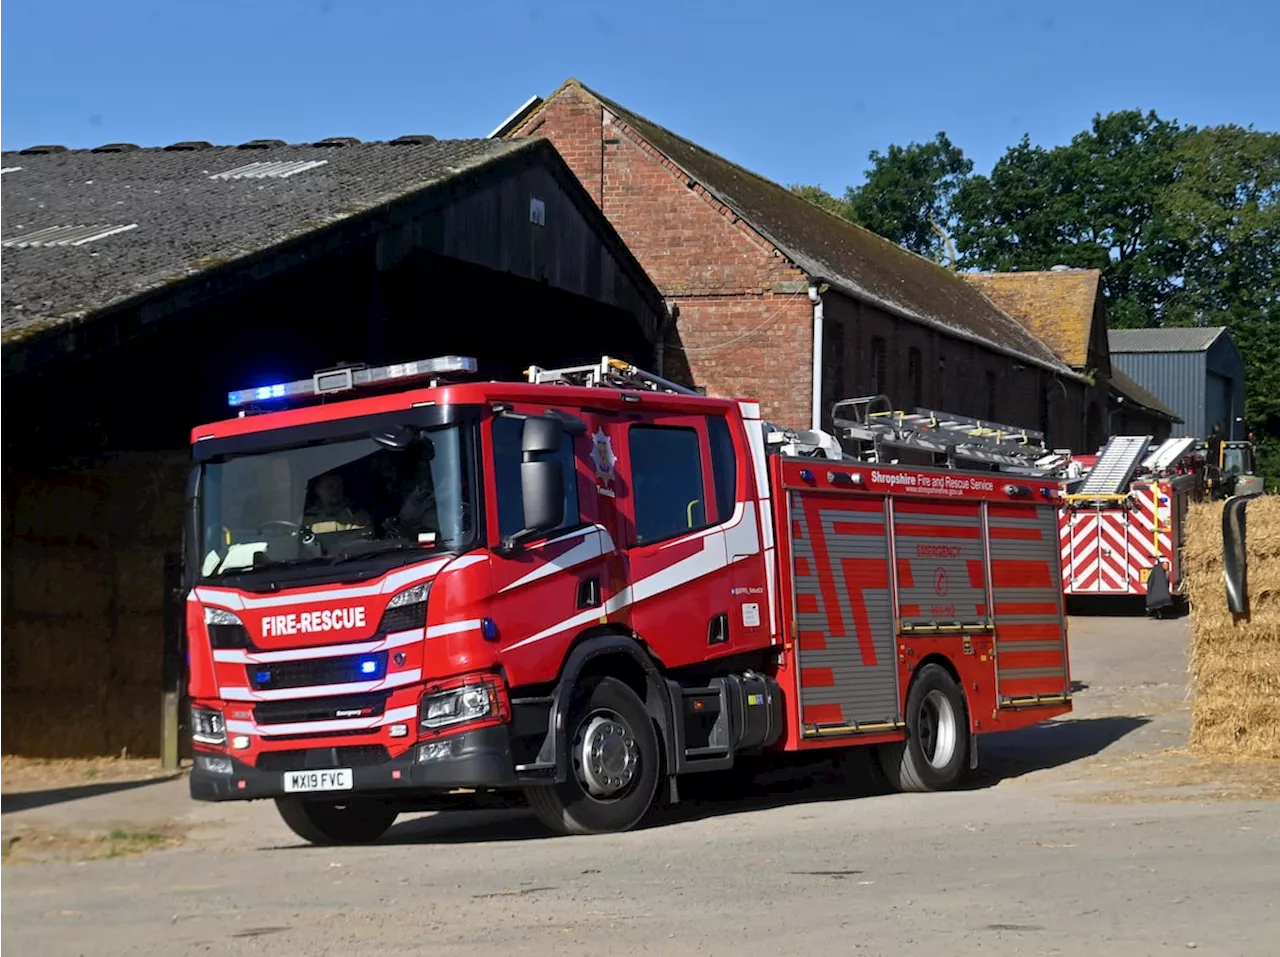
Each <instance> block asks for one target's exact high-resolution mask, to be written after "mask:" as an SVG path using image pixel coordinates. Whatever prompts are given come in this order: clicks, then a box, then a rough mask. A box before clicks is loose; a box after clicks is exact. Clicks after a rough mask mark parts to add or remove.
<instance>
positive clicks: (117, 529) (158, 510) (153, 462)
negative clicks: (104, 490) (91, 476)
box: [105, 452, 191, 545]
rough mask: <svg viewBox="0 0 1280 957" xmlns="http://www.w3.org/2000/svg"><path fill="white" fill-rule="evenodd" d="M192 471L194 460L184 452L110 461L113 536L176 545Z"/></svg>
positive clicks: (110, 500) (108, 464)
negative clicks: (185, 491)
mask: <svg viewBox="0 0 1280 957" xmlns="http://www.w3.org/2000/svg"><path fill="white" fill-rule="evenodd" d="M190 468H191V459H190V456H189V455H188V454H185V453H169V452H158V453H146V454H142V453H138V454H129V455H120V456H118V457H115V458H113V459H111V460H110V461H108V462H107V464H106V466H105V472H106V475H107V476H108V480H109V488H110V492H109V497H108V509H109V516H108V522H109V524H110V527H111V534H112V536H113V537H114V538H115V539H117V540H121V541H132V542H137V541H161V542H173V543H174V544H175V545H176V544H177V542H178V541H179V539H180V536H181V534H182V519H183V513H182V503H183V494H184V489H185V487H186V481H187V473H188V471H189V470H190Z"/></svg>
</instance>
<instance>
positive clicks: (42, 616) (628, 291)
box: [0, 135, 669, 756]
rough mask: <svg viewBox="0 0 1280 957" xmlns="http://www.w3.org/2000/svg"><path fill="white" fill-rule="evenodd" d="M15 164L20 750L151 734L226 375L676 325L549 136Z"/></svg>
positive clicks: (11, 438) (276, 146)
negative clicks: (186, 494) (194, 461)
mask: <svg viewBox="0 0 1280 957" xmlns="http://www.w3.org/2000/svg"><path fill="white" fill-rule="evenodd" d="M3 165H4V173H3V176H4V180H3V185H4V190H3V214H4V233H3V236H2V237H0V242H2V243H3V257H4V290H3V369H4V378H3V388H4V401H5V421H4V426H5V428H4V527H3V538H2V542H3V550H4V562H3V600H4V609H3V616H4V618H3V626H4V631H3V658H4V688H3V690H4V721H5V741H4V747H5V751H6V752H7V753H17V754H27V755H41V756H73V755H100V754H118V753H120V752H121V751H122V750H125V749H127V750H128V751H129V752H132V753H135V754H157V753H159V751H160V749H161V729H162V720H161V716H162V702H165V701H167V702H168V713H170V714H173V713H175V712H176V711H177V710H178V709H177V708H176V707H175V706H174V701H175V694H176V691H175V689H177V688H178V687H179V686H180V684H181V681H182V677H181V671H182V669H181V652H180V647H181V634H180V627H179V624H178V617H179V616H177V615H175V614H173V610H174V608H175V607H177V608H180V607H181V604H180V601H181V597H182V596H181V594H180V592H179V591H178V585H177V577H176V576H177V571H178V565H177V561H178V553H179V550H180V528H181V510H182V500H183V488H184V483H185V478H186V474H187V471H188V469H189V462H190V456H189V453H188V451H187V446H188V442H189V436H190V430H191V428H192V427H194V426H195V425H196V424H198V423H200V422H205V421H211V420H216V419H221V418H225V417H228V416H229V414H230V412H231V410H229V408H228V405H227V396H228V392H230V391H231V390H234V389H239V388H245V387H250V386H260V385H262V384H264V383H270V382H278V381H285V380H290V379H296V378H304V377H309V376H310V375H311V374H312V373H313V372H315V371H316V370H318V369H323V368H327V367H332V366H334V365H335V364H337V363H340V362H365V363H368V364H371V365H372V364H377V363H380V362H384V361H397V360H412V359H416V358H426V357H430V356H436V355H443V354H463V355H470V356H474V357H476V358H477V359H478V360H479V362H480V371H481V374H482V375H484V376H485V377H486V378H497V377H506V376H510V375H515V374H518V373H519V372H520V370H521V369H523V368H525V367H527V366H528V365H529V364H531V363H537V364H543V365H551V364H565V363H574V362H579V361H585V360H589V359H592V358H599V356H600V355H601V354H602V353H608V354H612V355H618V356H620V357H623V358H626V359H629V360H631V361H635V362H641V363H645V364H646V365H648V364H651V363H652V361H653V360H654V358H655V355H654V354H655V348H656V344H657V343H658V342H660V341H661V338H662V327H663V324H664V323H666V322H668V321H669V318H668V314H667V311H666V308H665V305H664V302H663V300H662V297H661V294H660V293H659V292H658V290H657V288H656V287H655V286H654V284H653V283H652V282H651V280H650V279H649V278H648V277H647V275H646V274H645V272H644V270H643V269H642V268H641V266H640V265H639V263H638V262H637V260H636V258H635V257H634V256H633V255H632V254H631V253H630V252H629V250H628V249H627V247H626V246H625V245H624V244H623V242H622V240H621V239H620V237H619V236H618V234H617V232H616V231H615V229H614V228H613V227H612V226H611V225H610V224H609V222H608V220H607V219H606V218H605V217H604V216H602V215H601V214H600V211H599V209H598V208H597V207H596V205H595V203H594V202H593V199H592V197H591V196H589V195H588V194H587V192H586V191H585V190H584V189H583V187H582V186H581V184H580V183H579V181H578V180H577V178H576V177H575V176H574V175H573V174H572V172H571V171H570V169H569V167H568V166H567V165H566V164H565V163H564V161H563V160H562V158H561V157H560V155H559V154H558V153H557V152H556V151H555V149H554V148H553V147H552V146H551V144H550V143H549V142H547V141H546V140H545V139H537V138H535V139H529V140H524V141H519V142H502V141H497V140H489V139H478V140H437V139H435V138H434V137H431V136H425V135H423V136H418V135H408V136H403V137H399V138H397V139H395V140H391V141H386V142H376V143H372V142H363V143H362V142H358V141H356V140H353V139H350V138H346V137H335V138H332V139H326V140H323V141H320V142H316V143H309V144H292V145H290V144H286V143H284V142H282V141H278V140H254V141H251V142H247V143H242V144H238V145H234V146H213V145H211V144H210V143H207V142H182V143H174V144H171V145H169V146H165V147H158V148H145V149H142V148H138V147H137V146H135V145H132V144H123V143H117V144H107V145H104V146H102V147H100V148H97V149H92V150H67V149H63V148H61V147H58V146H36V147H32V148H29V149H25V150H19V151H14V152H6V153H4V154H3ZM166 691H167V692H168V694H167V695H166ZM164 726H165V727H166V728H167V737H166V748H167V749H168V752H171V750H172V748H173V747H174V746H175V745H174V741H176V740H177V739H178V737H179V736H178V735H176V734H175V728H174V725H173V722H172V720H170V721H168V722H167V723H166V724H165V725H164ZM170 756H171V755H170Z"/></svg>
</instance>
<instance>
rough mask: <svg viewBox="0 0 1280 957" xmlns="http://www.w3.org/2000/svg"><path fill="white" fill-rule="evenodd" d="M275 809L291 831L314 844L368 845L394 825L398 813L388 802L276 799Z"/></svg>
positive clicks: (375, 800)
mask: <svg viewBox="0 0 1280 957" xmlns="http://www.w3.org/2000/svg"><path fill="white" fill-rule="evenodd" d="M276 810H277V811H279V812H280V817H282V818H283V819H284V823H285V824H287V825H289V830H291V831H293V833H294V834H296V835H298V837H300V838H302V839H303V840H304V841H307V842H309V843H311V844H321V845H330V844H369V843H371V842H373V841H376V840H377V839H378V838H380V837H382V835H383V834H385V833H386V832H387V829H388V828H390V827H391V825H392V824H394V823H395V821H396V817H397V815H398V812H397V811H396V810H395V809H394V808H393V807H391V806H390V805H389V804H388V803H387V802H385V801H379V800H377V799H375V798H353V799H351V800H350V801H343V802H332V801H309V800H304V799H303V798H299V797H280V798H276Z"/></svg>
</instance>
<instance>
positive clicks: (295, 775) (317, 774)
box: [284, 768, 352, 794]
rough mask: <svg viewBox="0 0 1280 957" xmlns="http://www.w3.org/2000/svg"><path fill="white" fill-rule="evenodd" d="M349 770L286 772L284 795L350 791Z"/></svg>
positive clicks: (331, 769)
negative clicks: (306, 792) (302, 792)
mask: <svg viewBox="0 0 1280 957" xmlns="http://www.w3.org/2000/svg"><path fill="white" fill-rule="evenodd" d="M351 787H352V781H351V769H350V768H329V769H328V770H325V771H286V772H285V775H284V789H285V793H287V794H292V793H294V792H297V791H350V790H351Z"/></svg>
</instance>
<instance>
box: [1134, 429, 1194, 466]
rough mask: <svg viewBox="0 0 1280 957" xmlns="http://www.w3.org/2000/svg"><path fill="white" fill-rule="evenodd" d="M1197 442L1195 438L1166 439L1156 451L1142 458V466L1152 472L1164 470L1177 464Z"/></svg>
mask: <svg viewBox="0 0 1280 957" xmlns="http://www.w3.org/2000/svg"><path fill="white" fill-rule="evenodd" d="M1195 444H1196V440H1195V439H1194V438H1188V437H1183V438H1179V439H1165V440H1164V442H1163V443H1161V445H1160V446H1159V447H1158V448H1156V449H1155V451H1153V452H1152V453H1151V454H1150V455H1148V456H1147V457H1146V458H1145V459H1143V460H1142V467H1143V468H1144V469H1146V470H1148V471H1151V472H1163V471H1164V470H1165V469H1167V468H1171V467H1172V466H1174V465H1176V464H1177V463H1178V460H1179V459H1181V458H1182V457H1183V456H1184V455H1186V454H1187V453H1188V452H1190V451H1191V448H1192V446H1194V445H1195Z"/></svg>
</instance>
